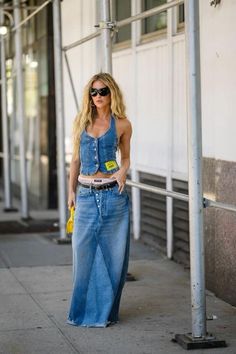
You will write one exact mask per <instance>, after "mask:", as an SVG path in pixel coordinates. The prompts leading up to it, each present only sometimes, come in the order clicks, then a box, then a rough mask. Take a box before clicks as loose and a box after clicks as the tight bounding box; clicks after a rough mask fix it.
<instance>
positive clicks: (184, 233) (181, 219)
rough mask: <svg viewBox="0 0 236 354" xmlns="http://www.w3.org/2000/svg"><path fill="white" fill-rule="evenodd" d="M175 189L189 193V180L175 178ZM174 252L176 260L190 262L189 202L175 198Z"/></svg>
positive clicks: (187, 263) (186, 263)
mask: <svg viewBox="0 0 236 354" xmlns="http://www.w3.org/2000/svg"><path fill="white" fill-rule="evenodd" d="M173 190H174V191H175V192H180V193H184V194H188V182H185V181H181V180H177V179H175V180H173ZM173 233H174V254H173V259H174V260H175V261H176V262H180V263H183V264H185V265H189V264H190V259H189V208H188V202H185V201H182V200H177V199H174V200H173Z"/></svg>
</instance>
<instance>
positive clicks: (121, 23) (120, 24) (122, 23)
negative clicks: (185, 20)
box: [116, 0, 184, 28]
mask: <svg viewBox="0 0 236 354" xmlns="http://www.w3.org/2000/svg"><path fill="white" fill-rule="evenodd" d="M183 3H184V0H175V1H171V2H168V3H166V4H164V5H161V6H157V7H154V8H152V9H150V10H147V11H144V12H141V13H140V14H137V15H134V16H131V17H128V18H125V19H124V20H120V21H117V22H116V27H117V28H120V27H123V26H126V25H129V24H130V23H131V22H134V21H138V20H142V19H144V18H147V17H150V16H153V15H157V14H159V13H161V12H163V11H166V10H168V9H170V8H172V7H174V6H178V5H181V4H183Z"/></svg>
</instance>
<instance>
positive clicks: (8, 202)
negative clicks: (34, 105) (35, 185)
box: [0, 0, 13, 211]
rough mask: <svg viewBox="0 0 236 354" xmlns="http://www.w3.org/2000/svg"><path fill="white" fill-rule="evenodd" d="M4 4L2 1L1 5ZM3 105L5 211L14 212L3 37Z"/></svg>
mask: <svg viewBox="0 0 236 354" xmlns="http://www.w3.org/2000/svg"><path fill="white" fill-rule="evenodd" d="M2 4H3V0H1V2H0V5H2ZM4 12H5V11H3V8H2V6H1V7H0V26H1V25H3V24H4ZM0 65H1V104H2V141H3V153H4V159H3V179H4V203H5V208H4V210H5V211H10V210H12V209H13V208H12V193H11V165H10V162H11V161H10V144H9V124H8V117H7V81H6V58H5V41H4V39H3V38H2V36H1V59H0Z"/></svg>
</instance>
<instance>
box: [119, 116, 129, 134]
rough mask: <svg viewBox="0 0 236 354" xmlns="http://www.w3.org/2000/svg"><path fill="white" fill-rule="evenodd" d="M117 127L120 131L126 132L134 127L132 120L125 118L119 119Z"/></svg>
mask: <svg viewBox="0 0 236 354" xmlns="http://www.w3.org/2000/svg"><path fill="white" fill-rule="evenodd" d="M117 125H118V127H119V128H120V129H122V130H123V131H124V130H130V129H131V127H132V125H131V122H130V120H129V119H128V118H127V117H125V118H117Z"/></svg>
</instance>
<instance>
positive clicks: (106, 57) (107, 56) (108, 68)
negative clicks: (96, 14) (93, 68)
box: [101, 0, 112, 74]
mask: <svg viewBox="0 0 236 354" xmlns="http://www.w3.org/2000/svg"><path fill="white" fill-rule="evenodd" d="M101 5H102V11H101V14H102V22H103V28H102V29H103V30H102V33H101V41H102V47H103V60H102V63H103V64H102V65H103V71H104V72H107V73H110V74H112V51H111V32H110V31H111V29H110V28H108V25H107V24H108V23H109V22H110V21H111V12H110V0H101Z"/></svg>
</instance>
